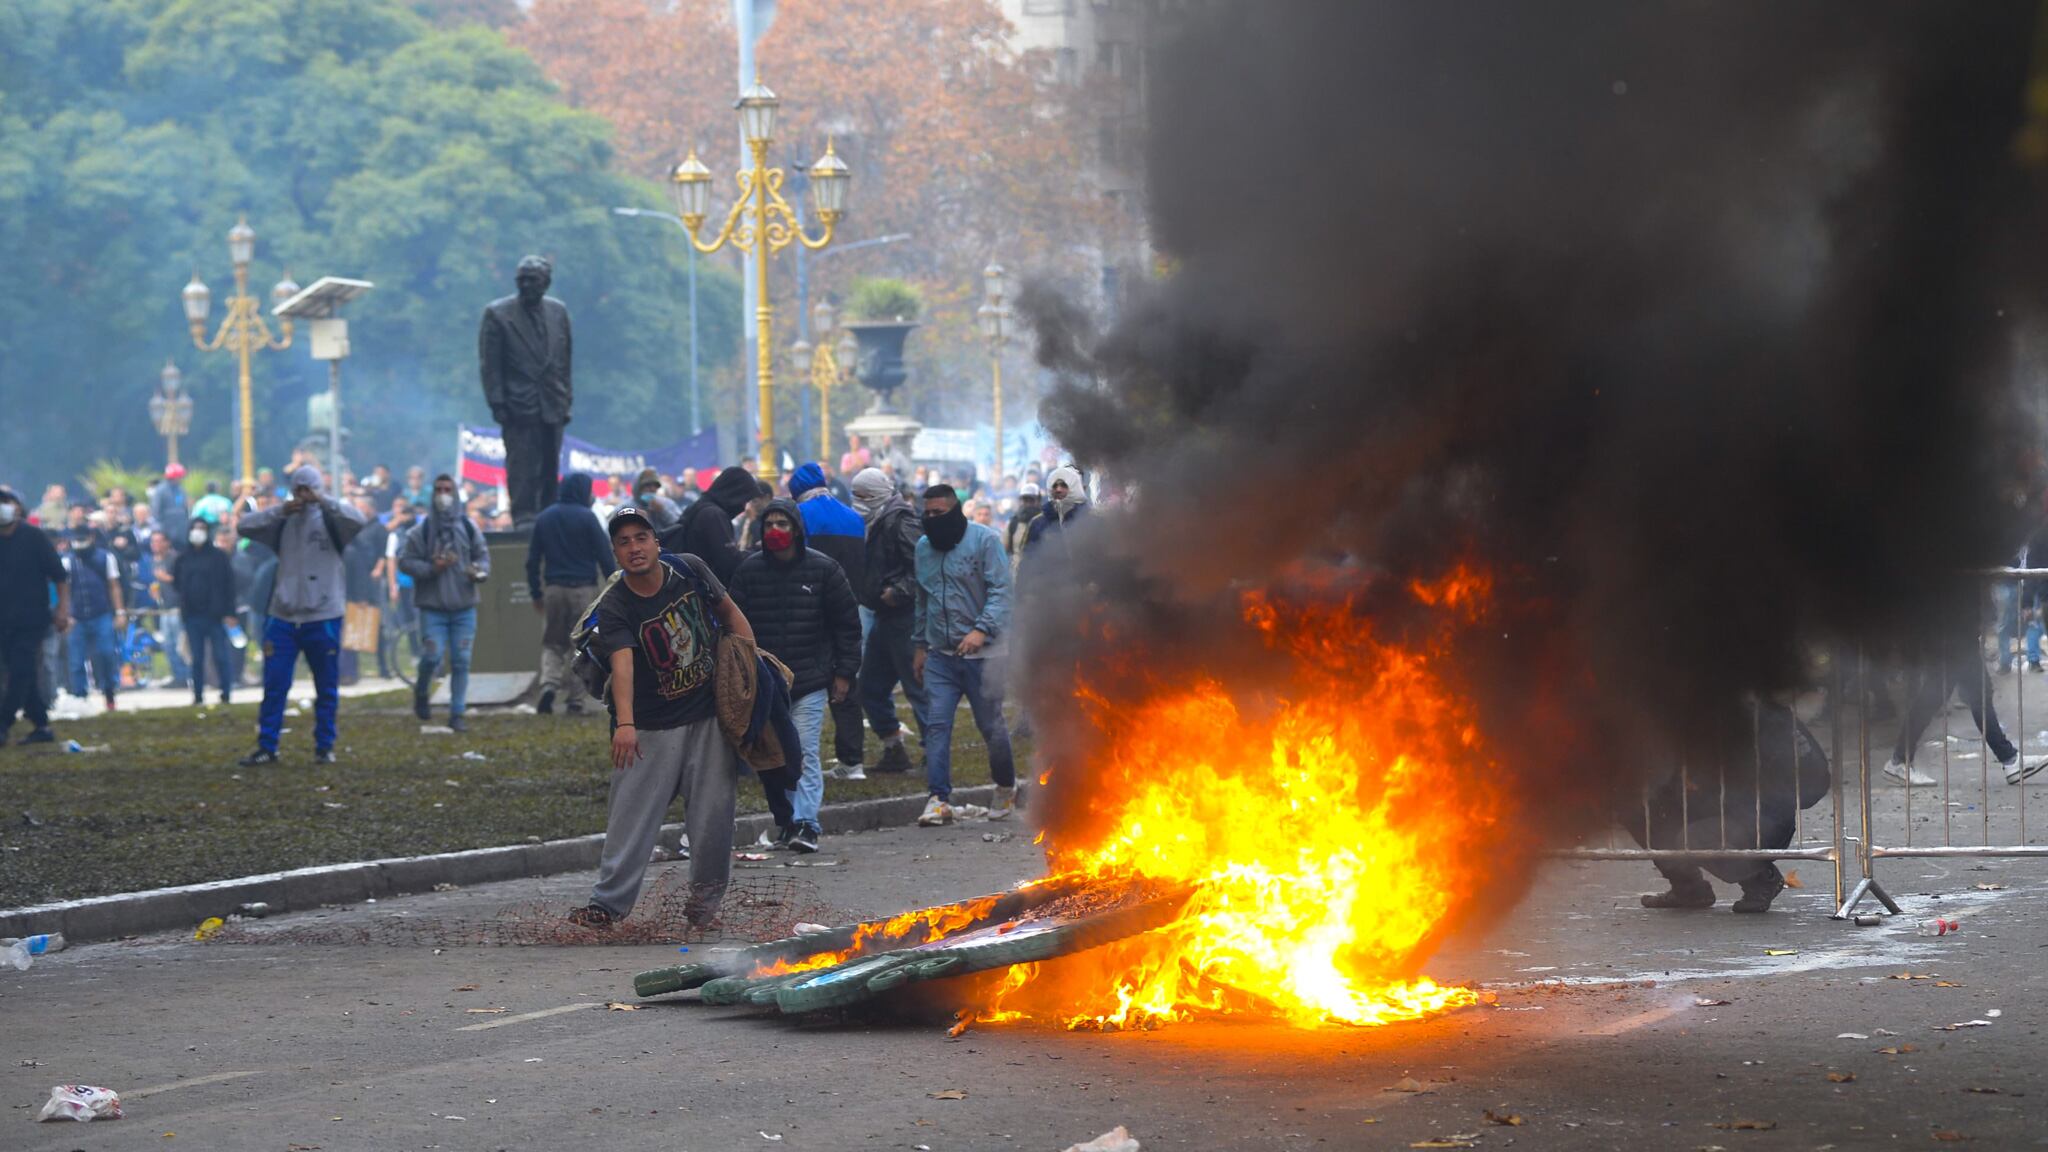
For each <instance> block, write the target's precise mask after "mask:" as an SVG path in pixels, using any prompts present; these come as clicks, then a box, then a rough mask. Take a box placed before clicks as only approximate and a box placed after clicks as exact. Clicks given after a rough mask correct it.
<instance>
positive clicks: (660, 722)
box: [569, 506, 754, 928]
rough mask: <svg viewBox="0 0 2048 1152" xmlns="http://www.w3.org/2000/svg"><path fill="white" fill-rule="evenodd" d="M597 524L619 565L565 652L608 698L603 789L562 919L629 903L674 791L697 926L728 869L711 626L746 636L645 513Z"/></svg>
mask: <svg viewBox="0 0 2048 1152" xmlns="http://www.w3.org/2000/svg"><path fill="white" fill-rule="evenodd" d="M606 528H607V531H608V532H609V534H610V537H611V545H612V555H613V558H614V559H616V560H617V561H618V564H619V575H618V577H617V578H616V579H613V580H612V581H610V582H609V583H608V584H606V585H605V587H604V590H603V591H602V592H601V593H600V594H599V595H598V597H597V599H596V601H595V602H594V603H593V604H592V606H591V607H590V608H589V609H588V610H586V611H585V613H584V615H583V617H582V620H583V621H584V623H582V624H579V625H578V629H577V640H578V641H580V642H581V643H580V644H579V645H578V651H577V654H576V657H575V660H576V664H577V672H578V673H579V674H586V675H588V678H589V679H596V680H599V681H600V683H598V684H595V685H592V688H593V693H594V694H596V695H599V696H601V697H602V698H604V699H605V700H606V701H607V703H608V705H609V707H610V709H611V716H612V740H611V761H612V794H611V803H610V807H609V808H608V809H607V811H606V815H605V830H604V855H603V859H602V860H601V861H600V863H599V865H598V871H597V883H596V884H595V885H594V886H593V887H592V888H591V891H590V903H589V904H588V905H587V906H585V907H582V908H578V909H576V910H575V911H573V912H571V913H569V922H570V923H572V924H576V925H578V926H580V927H584V928H609V927H610V926H611V925H612V923H613V922H614V921H617V920H621V919H624V918H625V916H626V914H627V913H629V912H631V911H632V910H633V904H634V902H635V901H637V900H638V899H639V898H640V884H641V880H642V879H643V878H644V877H645V875H646V872H647V864H648V859H649V856H650V855H651V854H652V852H653V850H654V845H655V841H656V839H657V838H658V837H659V836H660V834H661V822H662V817H663V816H664V815H665V814H666V813H667V811H668V806H669V804H670V803H671V802H673V801H674V800H675V798H676V797H678V796H681V797H682V798H683V803H684V804H685V805H686V809H687V810H686V813H685V817H684V827H685V829H686V830H687V832H688V835H689V837H690V899H689V903H688V906H687V907H686V908H685V914H686V915H687V916H688V918H689V920H690V922H691V923H692V924H693V925H702V924H704V923H707V922H708V921H710V919H711V918H712V917H713V916H714V915H716V914H717V912H718V906H719V904H720V902H721V901H722V900H723V899H724V898H725V888H726V885H727V883H728V882H729V881H730V879H731V877H732V837H733V810H734V803H735V797H736V792H737V788H738V781H739V771H740V766H739V760H738V757H737V754H736V753H735V752H734V750H733V748H732V745H731V744H729V743H728V742H727V740H726V737H725V733H724V731H723V730H722V729H721V728H720V726H719V722H718V700H717V696H716V683H715V681H716V679H717V677H716V674H715V673H716V668H717V646H718V645H717V640H718V634H719V631H720V630H721V629H723V630H724V631H726V632H728V633H730V634H732V635H734V636H737V637H741V638H744V639H745V640H747V641H748V642H749V644H751V643H752V641H753V637H754V632H753V629H752V627H751V626H749V625H748V623H747V618H746V616H745V615H744V614H742V613H741V611H740V609H739V607H738V605H736V604H734V603H733V602H732V600H731V598H730V597H728V596H727V595H726V592H725V586H724V585H723V584H722V583H720V582H719V579H718V577H717V576H716V575H715V574H713V573H712V571H711V569H710V567H709V566H707V565H706V564H705V563H704V562H703V561H702V560H699V559H698V558H697V557H695V556H692V555H680V556H677V555H670V556H664V555H663V554H662V552H661V545H660V543H659V542H658V541H657V540H656V538H655V534H654V521H653V520H652V519H651V518H649V516H648V515H647V513H645V512H643V511H641V510H640V509H638V508H635V507H630V506H628V507H624V508H620V509H618V510H617V511H615V512H613V513H612V515H611V519H610V521H609V522H608V523H607V525H606ZM593 666H594V668H593ZM593 671H594V675H593V674H591V673H592V672H593ZM607 677H608V682H603V681H604V680H605V679H606V678H607Z"/></svg>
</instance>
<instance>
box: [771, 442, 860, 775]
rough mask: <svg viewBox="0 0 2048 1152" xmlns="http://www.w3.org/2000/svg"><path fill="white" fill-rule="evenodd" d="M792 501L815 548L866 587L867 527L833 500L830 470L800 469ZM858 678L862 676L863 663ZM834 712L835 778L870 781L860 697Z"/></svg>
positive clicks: (792, 482) (835, 704) (836, 703)
mask: <svg viewBox="0 0 2048 1152" xmlns="http://www.w3.org/2000/svg"><path fill="white" fill-rule="evenodd" d="M789 495H790V499H792V500H795V501H796V509H797V512H798V513H799V514H801V515H802V516H803V518H804V536H805V537H806V539H807V540H808V542H809V545H810V547H812V548H814V549H816V550H818V551H820V552H823V553H824V554H825V555H827V556H830V557H831V558H832V559H834V560H836V561H838V563H839V567H840V568H841V569H843V570H844V571H845V572H846V582H847V583H848V584H849V585H851V586H853V587H855V588H858V587H860V578H861V572H862V569H863V567H864V566H865V564H866V562H867V530H868V526H867V522H866V521H865V520H862V519H861V518H860V513H858V512H856V511H854V510H853V509H852V508H851V507H849V506H848V505H846V504H843V503H841V502H840V500H839V498H838V497H836V496H834V495H833V494H832V489H831V487H830V483H829V482H828V481H827V480H826V478H825V469H824V468H822V467H821V466H819V465H818V463H817V462H816V461H810V462H807V463H804V464H799V465H797V469H796V471H794V472H791V473H790V474H789ZM870 619H872V617H871V616H870V615H869V614H868V613H865V612H863V613H862V614H861V625H862V627H861V631H860V636H861V642H862V644H863V645H865V644H866V642H867V635H868V630H867V623H868V621H869V620H870ZM855 675H856V677H857V676H858V661H856V673H855ZM831 711H832V755H833V756H834V757H836V758H837V759H838V761H839V767H838V769H837V771H835V772H834V773H833V774H834V775H836V776H838V777H839V778H840V779H842V780H865V779H867V778H868V774H867V769H866V768H865V767H864V765H865V764H866V762H867V755H866V750H865V744H866V741H867V733H866V731H864V730H863V727H862V725H863V723H864V720H863V718H862V715H861V707H860V697H859V695H858V694H856V693H848V694H847V695H846V697H845V698H844V699H836V700H833V701H831Z"/></svg>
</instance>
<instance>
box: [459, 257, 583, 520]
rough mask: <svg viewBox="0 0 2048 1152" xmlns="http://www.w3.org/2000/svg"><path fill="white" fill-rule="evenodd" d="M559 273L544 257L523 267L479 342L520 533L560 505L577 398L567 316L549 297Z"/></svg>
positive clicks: (488, 315) (496, 303)
mask: <svg viewBox="0 0 2048 1152" xmlns="http://www.w3.org/2000/svg"><path fill="white" fill-rule="evenodd" d="M554 273H555V269H554V265H553V264H551V263H549V262H548V260H547V259H546V258H545V257H541V256H528V257H527V258H525V259H524V260H521V261H520V262H519V272H518V275H517V277H516V279H517V283H518V285H519V292H518V294H517V295H513V296H507V297H504V298H503V299H500V300H493V301H491V304H490V307H488V308H485V309H484V319H483V325H482V326H481V327H480V328H479V329H478V330H477V337H476V345H477V361H478V364H479V366H480V367H481V369H482V375H483V385H484V400H485V401H486V402H488V403H489V404H490V406H491V416H492V418H493V419H495V420H497V422H498V427H499V428H500V429H501V430H502V431H503V432H504V435H505V488H506V490H507V493H508V494H509V495H510V497H511V501H512V522H513V523H514V524H516V525H517V526H519V527H520V528H525V527H527V526H528V525H530V524H532V523H533V519H534V517H536V516H538V515H540V511H541V509H543V508H545V507H547V506H548V505H550V504H553V503H554V502H555V478H556V468H557V466H558V465H559V464H560V461H561V456H562V428H563V427H564V426H565V425H567V424H568V423H569V406H570V403H571V401H572V400H573V399H574V391H573V389H572V387H571V385H570V377H569V355H570V341H569V310H568V309H567V308H565V307H563V306H562V302H561V301H560V300H553V299H550V298H549V297H548V295H547V291H548V285H549V284H550V283H552V282H553V281H554Z"/></svg>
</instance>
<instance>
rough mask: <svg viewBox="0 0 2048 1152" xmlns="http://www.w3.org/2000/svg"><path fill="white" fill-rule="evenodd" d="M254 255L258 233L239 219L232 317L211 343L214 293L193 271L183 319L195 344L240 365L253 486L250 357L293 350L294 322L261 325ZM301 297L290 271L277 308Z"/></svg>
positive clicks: (276, 294)
mask: <svg viewBox="0 0 2048 1152" xmlns="http://www.w3.org/2000/svg"><path fill="white" fill-rule="evenodd" d="M255 255H256V230H255V229H254V228H251V227H249V221H248V218H247V217H244V218H242V219H240V220H238V221H236V223H235V226H234V227H233V228H230V229H228V258H229V259H231V260H233V261H234V262H235V294H234V295H233V296H230V297H228V314H227V316H225V317H224V318H222V320H221V322H220V330H219V331H218V332H215V333H214V334H213V339H212V340H208V339H207V338H206V314H207V313H208V312H209V311H210V310H211V309H212V306H213V293H212V292H211V291H209V290H208V289H207V287H206V285H205V284H204V283H203V282H201V281H200V279H199V273H198V272H196V271H195V272H193V273H192V282H191V283H190V284H187V285H185V291H184V294H183V295H184V298H185V319H186V321H187V322H189V323H190V324H191V325H192V344H193V346H194V347H196V348H198V349H199V350H200V351H201V352H217V351H219V350H220V349H222V348H226V349H228V350H229V351H231V352H233V353H234V354H235V355H236V356H237V357H238V358H239V359H240V362H241V378H240V386H241V391H239V392H238V393H236V396H237V398H238V400H239V407H240V409H241V416H242V449H241V456H242V460H241V465H242V481H243V483H245V484H246V483H252V482H254V481H255V479H256V419H255V414H254V413H253V412H252V411H251V408H250V402H249V357H250V356H251V355H252V354H254V353H255V352H256V350H257V349H260V348H273V349H281V348H289V347H291V346H292V322H291V320H290V319H289V318H286V319H285V320H284V322H283V324H284V334H283V335H282V336H277V335H274V334H273V333H272V332H271V331H270V326H269V325H268V324H265V323H264V322H263V311H262V306H261V304H259V303H258V302H257V300H256V298H255V297H254V296H251V295H249V261H250V260H251V259H253V258H254V257H255ZM298 294H299V286H298V285H297V284H294V283H292V274H291V273H290V272H286V273H285V274H284V279H282V280H279V281H278V282H277V285H276V286H275V287H273V288H272V289H271V290H270V296H271V299H272V300H273V301H275V302H277V303H279V304H282V303H284V302H285V301H286V300H289V299H291V298H292V297H294V296H296V295H298Z"/></svg>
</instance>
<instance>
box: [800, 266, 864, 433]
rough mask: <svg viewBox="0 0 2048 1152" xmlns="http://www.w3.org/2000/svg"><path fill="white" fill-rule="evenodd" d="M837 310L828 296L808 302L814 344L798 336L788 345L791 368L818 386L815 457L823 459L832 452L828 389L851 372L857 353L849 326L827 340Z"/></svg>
mask: <svg viewBox="0 0 2048 1152" xmlns="http://www.w3.org/2000/svg"><path fill="white" fill-rule="evenodd" d="M838 324H839V311H838V309H836V308H834V307H832V303H831V301H829V300H820V301H818V302H817V303H816V304H814V305H812V306H811V330H812V331H813V332H816V333H817V335H818V343H817V346H816V347H813V346H812V345H811V342H810V341H808V340H798V341H797V342H796V343H794V344H791V345H790V346H789V361H790V369H791V371H793V372H795V373H797V374H798V375H799V376H803V377H805V378H807V379H808V380H809V381H810V384H811V387H813V388H816V389H817V390H818V459H819V461H821V462H822V461H824V460H826V459H828V458H830V456H831V454H832V389H833V388H834V387H835V386H837V385H838V384H840V383H841V382H843V381H846V380H848V379H851V378H852V376H853V365H854V361H855V360H856V359H857V358H858V357H859V356H860V345H859V343H858V342H857V341H855V340H854V338H853V331H852V329H849V328H840V329H839V338H838V339H837V340H831V339H829V337H831V335H832V330H833V329H834V328H836V327H838Z"/></svg>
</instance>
